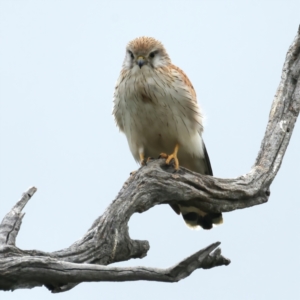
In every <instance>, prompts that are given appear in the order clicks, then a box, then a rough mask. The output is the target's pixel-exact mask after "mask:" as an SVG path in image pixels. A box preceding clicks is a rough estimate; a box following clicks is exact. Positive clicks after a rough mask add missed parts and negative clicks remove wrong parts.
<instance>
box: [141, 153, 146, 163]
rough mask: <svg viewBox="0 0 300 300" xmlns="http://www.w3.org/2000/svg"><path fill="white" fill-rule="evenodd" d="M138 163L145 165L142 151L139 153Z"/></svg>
mask: <svg viewBox="0 0 300 300" xmlns="http://www.w3.org/2000/svg"><path fill="white" fill-rule="evenodd" d="M140 164H141V166H145V165H146V161H145V155H144V153H140Z"/></svg>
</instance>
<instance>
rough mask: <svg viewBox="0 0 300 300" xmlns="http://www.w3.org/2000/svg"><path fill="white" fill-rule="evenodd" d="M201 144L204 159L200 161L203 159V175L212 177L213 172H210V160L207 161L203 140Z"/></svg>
mask: <svg viewBox="0 0 300 300" xmlns="http://www.w3.org/2000/svg"><path fill="white" fill-rule="evenodd" d="M202 143H203V153H204V157H203V158H202V159H203V163H204V164H205V165H206V168H205V175H210V176H213V171H212V168H211V164H210V159H209V156H208V153H207V150H206V147H205V144H204V142H203V139H202Z"/></svg>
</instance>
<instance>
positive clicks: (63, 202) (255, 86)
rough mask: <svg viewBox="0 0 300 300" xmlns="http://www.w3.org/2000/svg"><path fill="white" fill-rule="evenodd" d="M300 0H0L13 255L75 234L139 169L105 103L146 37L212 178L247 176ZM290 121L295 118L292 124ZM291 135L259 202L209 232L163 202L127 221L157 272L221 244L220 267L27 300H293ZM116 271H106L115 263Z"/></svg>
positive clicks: (295, 146)
mask: <svg viewBox="0 0 300 300" xmlns="http://www.w3.org/2000/svg"><path fill="white" fill-rule="evenodd" d="M299 23H300V1H299V0H297V1H292V0H290V1H284V0H282V1H237V0H236V1H225V0H224V1H162V0H161V1H155V0H152V1H146V0H142V1H125V0H124V1H100V0H98V1H96V0H95V1H75V0H72V1H71V0H70V1H67V0H60V1H54V0H52V1H33V0H32V1H25V0H23V1H17V0H16V1H8V0H7V1H5V0H0V145H1V147H0V219H2V217H3V216H4V215H5V214H6V213H7V212H8V211H9V210H10V209H11V207H12V206H13V205H14V204H15V203H16V201H17V200H19V198H20V196H21V194H22V193H23V192H24V191H25V190H26V189H27V188H28V187H30V186H36V187H37V188H38V192H37V193H36V194H35V195H34V197H33V198H32V199H31V200H30V202H29V203H28V205H27V206H26V207H25V209H24V211H25V212H26V215H25V217H24V219H23V224H22V227H21V230H20V233H19V235H18V238H17V246H18V247H20V248H21V249H38V250H42V251H54V250H60V249H62V248H65V247H68V246H69V245H70V244H72V243H73V242H74V241H76V240H77V239H79V238H80V237H81V236H82V235H83V234H84V233H85V232H86V230H87V229H88V228H89V227H90V226H91V224H92V223H93V221H94V220H95V219H96V218H97V217H98V216H99V215H101V214H102V213H103V211H104V210H105V208H106V207H107V206H108V205H109V204H110V202H111V201H112V200H113V199H114V197H115V196H116V195H117V193H118V191H119V190H120V188H121V186H122V184H123V183H124V181H125V180H126V179H127V178H128V176H129V173H130V172H131V171H133V170H135V169H137V168H138V165H137V164H136V163H135V161H134V159H133V158H132V155H131V153H130V151H129V148H128V145H127V141H126V138H125V136H124V135H123V134H121V133H119V131H118V129H117V127H116V126H115V124H114V120H113V117H112V115H111V112H112V95H113V90H114V85H115V82H116V80H117V78H118V75H119V72H120V69H121V65H122V61H123V58H124V55H125V46H126V44H127V42H128V41H130V40H131V39H133V38H136V37H138V36H142V35H147V36H152V37H155V38H157V39H159V40H160V41H162V43H163V44H164V45H165V47H166V49H167V51H168V53H169V55H170V57H171V59H172V61H173V63H174V64H175V65H178V66H179V67H180V68H182V69H183V70H184V71H185V72H186V73H187V75H188V76H189V78H190V80H191V81H192V83H193V85H194V87H195V89H196V92H197V95H198V102H199V104H200V105H201V107H202V109H203V111H204V113H205V116H206V122H205V132H204V140H205V143H206V145H207V149H208V152H209V156H210V159H211V163H212V168H213V171H214V175H215V176H217V177H223V178H232V177H237V176H240V175H242V174H245V173H247V172H248V171H249V170H250V168H251V166H252V165H253V163H254V161H255V158H256V155H257V153H258V151H259V147H260V143H261V140H262V138H263V135H264V131H265V127H266V123H267V120H268V116H269V110H270V106H271V103H272V100H273V97H274V95H275V92H276V89H277V86H278V84H279V81H280V76H281V70H282V66H283V62H284V59H285V55H286V52H287V50H288V47H289V46H290V44H291V43H292V41H293V39H294V37H295V35H296V32H297V29H298V26H299ZM298 123H299V121H298ZM299 182H300V127H299V124H296V127H295V129H294V132H293V136H292V138H291V142H290V145H289V147H288V149H287V152H286V155H285V157H284V160H283V163H282V166H281V169H280V171H279V173H278V175H277V177H276V179H275V181H274V182H273V185H272V186H271V197H270V200H269V202H268V203H266V204H263V205H260V206H255V207H252V208H249V209H245V210H238V211H235V212H230V213H226V214H224V224H223V225H222V226H218V227H217V228H214V229H213V230H210V231H203V230H200V231H192V230H189V229H188V228H187V227H186V226H185V224H184V222H183V220H182V218H181V217H179V216H177V215H176V214H174V212H173V211H172V210H171V209H170V207H169V206H168V205H162V206H157V207H155V208H153V209H151V210H149V211H147V212H146V213H143V214H138V215H134V216H133V217H132V218H131V220H130V223H129V232H130V235H131V237H132V238H134V239H143V240H145V239H147V240H148V241H149V242H150V246H151V248H150V251H149V252H148V256H147V257H145V258H144V259H136V260H131V261H127V262H124V263H120V264H118V265H120V266H123V265H126V266H136V265H141V266H150V267H159V268H167V267H170V266H172V265H174V264H175V263H177V262H179V261H180V260H182V259H183V258H185V257H187V256H189V255H191V254H193V253H194V252H196V251H198V250H199V249H202V248H204V247H206V246H207V245H209V244H211V243H213V242H216V241H221V243H222V244H221V248H222V253H223V254H224V256H226V257H228V258H229V259H231V261H232V262H231V264H230V265H229V266H227V267H218V268H214V269H211V270H197V271H195V272H194V273H193V274H192V275H191V276H190V277H188V278H187V279H185V280H182V281H180V282H179V283H173V284H169V283H157V282H145V281H140V282H129V283H128V282H125V283H107V282H101V283H84V284H80V285H79V286H77V287H76V288H74V289H73V290H71V291H69V292H66V293H62V294H57V295H52V294H50V292H49V291H48V290H47V289H46V288H44V287H42V288H34V289H32V290H17V291H14V292H12V293H11V292H0V298H1V300H2V299H4V300H6V299H9V300H19V299H22V300H28V299H43V300H44V299H45V300H47V299H54V298H55V299H65V300H68V299H72V300H77V299H91V300H94V299H95V300H96V299H97V300H98V299H108V300H110V299H124V300H127V299H131V300H132V299H145V300H148V299H149V300H150V299H189V300H193V299H222V300H232V299H239V300H244V299H246V300H248V299H249V300H253V299H255V300H264V299H272V300H277V299H278V300H282V299H300V285H299V278H300V259H299V253H300V240H299V229H300V227H299V221H298V218H299V211H300V192H299ZM115 265H117V264H115Z"/></svg>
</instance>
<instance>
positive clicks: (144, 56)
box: [123, 36, 171, 70]
mask: <svg viewBox="0 0 300 300" xmlns="http://www.w3.org/2000/svg"><path fill="white" fill-rule="evenodd" d="M170 63H171V60H170V58H169V55H168V53H167V52H166V49H165V48H164V46H163V44H162V43H161V42H159V41H157V40H156V39H154V38H151V37H145V36H143V37H139V38H136V39H134V40H132V41H130V42H129V43H128V45H127V47H126V56H125V60H124V63H123V67H124V68H125V69H128V70H129V69H133V68H138V69H142V67H146V66H147V67H150V68H159V67H163V66H167V65H169V64H170Z"/></svg>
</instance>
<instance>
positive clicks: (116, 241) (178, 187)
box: [0, 31, 300, 292]
mask: <svg viewBox="0 0 300 300" xmlns="http://www.w3.org/2000/svg"><path fill="white" fill-rule="evenodd" d="M299 77H300V32H299V31H298V33H297V36H296V38H295V40H294V42H293V43H292V45H291V47H290V48H289V50H288V53H287V56H286V60H285V63H284V67H283V71H282V77H281V82H280V84H279V88H278V90H277V93H276V95H275V99H274V101H273V104H272V107H271V111H270V116H269V122H268V125H267V128H266V132H265V136H264V139H263V141H262V144H261V148H260V151H259V154H258V157H257V159H256V162H255V165H254V166H253V167H252V169H251V170H250V172H249V173H248V174H246V175H243V176H240V177H238V178H235V179H221V178H215V177H210V176H204V175H200V174H197V173H193V172H191V171H189V170H187V169H184V168H180V170H179V171H178V172H176V173H174V169H173V167H172V166H167V165H166V164H165V161H164V160H163V159H160V160H153V161H151V162H149V163H148V165H147V166H145V167H142V168H140V169H139V170H138V171H137V172H136V173H135V174H134V175H132V176H131V177H130V178H129V179H128V180H127V181H126V182H125V184H124V185H123V187H122V189H121V190H120V192H119V194H118V196H117V197H116V199H115V200H114V201H113V202H112V203H111V204H110V206H109V207H108V208H107V209H106V211H105V212H104V214H103V215H102V216H101V217H99V218H98V219H97V220H96V221H95V222H94V223H93V225H92V227H91V228H90V229H89V231H88V232H87V233H86V234H85V235H84V237H83V238H82V239H80V240H78V241H76V242H75V243H74V244H72V245H71V246H70V247H68V248H66V249H63V250H60V251H56V252H52V253H46V252H42V251H37V250H29V251H23V250H20V249H18V248H17V247H15V240H16V236H17V234H18V231H19V228H20V225H21V221H22V217H23V216H24V214H23V213H22V212H21V211H22V209H23V207H24V206H25V205H26V203H27V202H28V200H29V199H30V197H31V196H32V195H33V194H34V192H35V191H36V189H35V188H31V189H29V190H28V191H27V192H26V193H25V194H24V195H23V197H22V199H21V200H20V201H19V202H18V203H17V204H16V206H15V207H14V208H13V209H12V210H11V212H9V213H8V214H7V215H6V216H5V217H4V219H3V222H2V224H1V225H0V289H2V290H13V289H17V288H29V287H34V286H39V285H42V284H44V285H46V286H47V287H48V288H49V289H50V290H51V291H53V292H62V291H67V290H69V289H71V288H73V287H74V286H75V285H77V284H78V283H80V282H83V281H125V280H156V281H166V282H174V281H178V280H181V279H183V278H185V277H187V276H189V275H190V274H191V273H192V272H193V271H194V270H196V269H198V268H204V269H206V268H212V267H215V266H220V265H228V264H229V263H230V261H229V260H228V259H226V258H224V257H223V256H222V255H221V251H220V249H217V250H215V251H214V252H212V251H213V250H214V249H216V247H218V246H219V243H215V244H213V245H211V246H209V247H207V248H205V249H203V250H200V251H199V252H197V253H195V254H193V255H192V256H190V257H189V258H187V259H185V260H183V261H182V262H181V263H179V264H177V265H176V266H174V267H172V268H169V269H167V270H162V269H152V268H145V267H137V268H112V267H107V265H109V264H111V263H114V262H118V261H126V260H129V259H130V258H142V257H144V256H146V255H147V252H148V250H149V243H148V241H139V240H132V239H131V238H130V236H129V232H128V225H127V224H128V221H129V219H130V217H131V216H132V215H133V214H134V213H137V212H138V213H142V212H144V211H146V210H148V209H150V208H151V207H153V206H155V205H159V204H174V203H179V204H182V203H185V204H188V205H192V206H196V207H199V208H200V209H203V210H205V211H207V212H229V211H232V210H235V209H242V208H247V207H251V206H253V205H258V204H262V203H265V202H267V201H268V199H269V196H270V185H271V183H272V181H273V180H274V178H275V176H276V174H277V172H278V170H279V168H280V165H281V163H282V159H283V156H284V154H285V151H286V149H287V146H288V143H289V141H290V138H291V135H292V132H293V129H294V125H295V122H296V120H297V117H298V114H299V111H300V79H299ZM210 253H211V254H210ZM97 265H98V266H97ZM99 265H101V266H99ZM95 271H96V272H95Z"/></svg>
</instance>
